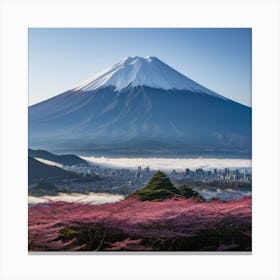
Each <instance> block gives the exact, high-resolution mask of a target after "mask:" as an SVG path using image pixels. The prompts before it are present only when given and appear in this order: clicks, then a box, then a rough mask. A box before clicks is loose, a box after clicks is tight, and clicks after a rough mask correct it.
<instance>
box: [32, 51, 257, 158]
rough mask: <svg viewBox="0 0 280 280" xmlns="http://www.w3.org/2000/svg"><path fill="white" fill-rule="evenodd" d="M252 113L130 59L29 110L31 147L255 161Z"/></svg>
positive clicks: (150, 63)
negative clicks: (238, 157)
mask: <svg viewBox="0 0 280 280" xmlns="http://www.w3.org/2000/svg"><path fill="white" fill-rule="evenodd" d="M251 113H252V112H251V108H249V107H247V106H244V105H242V104H239V103H237V102H234V101H232V100H230V99H228V98H225V97H223V96H222V95H219V94H217V93H215V92H213V91H211V90H209V89H207V88H206V87H204V86H202V85H200V84H198V83H196V82H195V81H193V80H191V79H189V78H188V77H186V76H184V75H183V74H181V73H179V72H177V71H176V70H174V69H173V68H171V67H169V66H168V65H166V64H165V63H163V62H162V61H161V60H159V59H158V58H156V57H138V56H134V57H127V58H125V59H123V60H121V61H120V62H119V63H117V64H115V65H113V66H112V67H110V68H108V69H106V70H105V71H103V72H102V73H100V74H98V75H97V76H95V77H93V78H92V79H89V80H87V81H85V82H83V83H81V84H79V85H78V86H76V87H75V88H73V89H70V90H68V91H66V92H64V93H62V94H59V95H57V96H55V97H53V98H50V99H48V100H45V101H43V102H40V103H37V104H35V105H32V106H30V107H29V146H30V147H32V148H44V149H45V148H48V149H50V150H61V151H62V150H68V151H70V150H71V151H84V152H102V153H108V154H116V153H117V154H123V155H124V154H127V155H135V154H138V155H139V154H140V155H144V154H146V155H157V154H160V155H162V154H177V155H178V154H200V155H205V154H207V153H215V154H231V155H250V154H251V121H252V118H251Z"/></svg>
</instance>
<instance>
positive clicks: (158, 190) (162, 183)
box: [128, 171, 203, 201]
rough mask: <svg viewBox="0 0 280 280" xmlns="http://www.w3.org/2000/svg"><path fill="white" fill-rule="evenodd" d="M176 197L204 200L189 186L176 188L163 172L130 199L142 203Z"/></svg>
mask: <svg viewBox="0 0 280 280" xmlns="http://www.w3.org/2000/svg"><path fill="white" fill-rule="evenodd" d="M176 196H177V197H183V198H197V199H201V200H203V198H202V196H201V195H200V194H199V193H197V192H196V191H194V190H192V189H191V188H189V187H188V186H181V187H174V185H173V184H172V182H171V181H170V179H169V178H168V177H167V176H166V175H165V174H164V173H163V172H161V171H158V172H157V173H156V174H155V175H154V176H153V177H152V179H151V180H150V181H149V183H148V184H147V185H146V186H145V187H144V188H143V189H141V190H136V191H135V192H134V193H132V194H131V195H129V196H128V198H131V197H133V198H136V199H138V200H141V201H145V200H149V201H162V200H165V199H169V198H172V197H176Z"/></svg>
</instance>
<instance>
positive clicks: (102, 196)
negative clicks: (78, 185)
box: [28, 192, 124, 204]
mask: <svg viewBox="0 0 280 280" xmlns="http://www.w3.org/2000/svg"><path fill="white" fill-rule="evenodd" d="M123 199H124V196H122V195H114V194H108V193H92V192H91V193H89V194H81V193H69V194H68V193H59V195H56V196H41V197H35V196H28V204H37V203H45V202H50V201H65V202H79V203H89V204H104V203H113V202H118V201H120V200H123Z"/></svg>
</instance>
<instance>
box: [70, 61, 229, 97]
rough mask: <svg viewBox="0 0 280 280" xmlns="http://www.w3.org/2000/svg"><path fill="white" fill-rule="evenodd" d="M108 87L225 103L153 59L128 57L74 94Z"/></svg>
mask: <svg viewBox="0 0 280 280" xmlns="http://www.w3.org/2000/svg"><path fill="white" fill-rule="evenodd" d="M107 86H113V87H115V90H116V91H120V90H122V89H124V88H126V87H128V86H132V87H136V86H147V87H151V88H159V89H164V90H170V89H175V90H188V91H193V92H200V93H203V94H208V95H212V96H215V97H219V98H222V99H226V98H224V97H223V96H221V95H218V94H216V93H215V92H212V91H211V90H208V89H207V88H205V87H203V86H201V85H200V84H198V83H196V82H194V81H193V80H191V79H189V78H188V77H186V76H184V75H183V74H181V73H179V72H178V71H176V70H174V69H173V68H171V67H170V66H168V65H167V64H165V63H164V62H162V61H161V60H160V59H158V58H157V57H154V56H146V57H140V56H128V57H126V58H124V59H122V60H121V61H120V62H118V63H117V64H115V65H113V66H111V67H109V68H107V69H105V70H104V71H103V72H101V73H99V74H98V75H96V76H95V77H93V78H91V79H89V80H87V81H85V82H83V83H81V84H79V85H78V86H77V87H75V88H74V89H73V90H74V91H85V92H87V91H94V90H96V89H99V88H104V87H107Z"/></svg>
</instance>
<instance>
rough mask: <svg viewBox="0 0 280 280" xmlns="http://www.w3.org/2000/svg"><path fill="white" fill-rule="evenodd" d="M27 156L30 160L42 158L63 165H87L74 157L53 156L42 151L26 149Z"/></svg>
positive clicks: (82, 160)
mask: <svg viewBox="0 0 280 280" xmlns="http://www.w3.org/2000/svg"><path fill="white" fill-rule="evenodd" d="M28 156H29V157H32V158H42V159H46V160H50V161H53V162H57V163H60V164H63V165H78V164H82V165H88V162H87V161H85V160H84V159H82V158H80V157H78V156H76V155H55V154H52V153H50V152H48V151H44V150H32V149H28Z"/></svg>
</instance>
